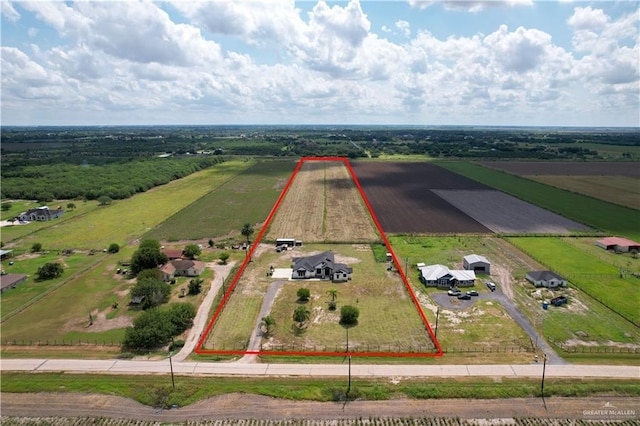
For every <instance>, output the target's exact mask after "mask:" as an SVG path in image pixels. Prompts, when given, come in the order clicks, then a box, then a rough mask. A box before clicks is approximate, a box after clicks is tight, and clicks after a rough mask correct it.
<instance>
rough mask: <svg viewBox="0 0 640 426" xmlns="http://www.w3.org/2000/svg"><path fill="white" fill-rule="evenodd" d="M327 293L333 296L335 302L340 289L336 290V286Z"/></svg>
mask: <svg viewBox="0 0 640 426" xmlns="http://www.w3.org/2000/svg"><path fill="white" fill-rule="evenodd" d="M327 294H328V295H329V297H331V301H332V302H335V301H336V299H337V298H338V290H336V289H335V288H332V289H331V290H329V291H327Z"/></svg>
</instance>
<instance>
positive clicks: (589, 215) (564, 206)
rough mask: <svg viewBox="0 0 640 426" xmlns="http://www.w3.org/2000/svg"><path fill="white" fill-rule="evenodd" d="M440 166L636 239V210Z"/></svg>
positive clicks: (464, 165)
mask: <svg viewBox="0 0 640 426" xmlns="http://www.w3.org/2000/svg"><path fill="white" fill-rule="evenodd" d="M439 164H440V165H441V166H442V167H445V168H447V169H448V170H451V171H453V172H456V173H460V174H461V175H463V176H466V177H468V178H470V179H475V180H477V181H478V182H482V183H484V184H486V185H490V186H492V187H493V188H496V189H499V190H501V191H504V192H506V193H508V194H511V195H513V196H515V197H517V198H520V199H522V200H525V201H528V202H530V203H533V204H535V205H538V206H540V207H543V208H545V209H548V210H550V211H553V212H555V213H558V214H560V215H562V216H565V217H567V218H569V219H572V220H575V221H576V222H579V223H583V224H585V225H588V226H591V227H593V228H596V229H599V230H602V231H609V232H613V233H615V234H618V235H621V236H625V237H628V238H631V239H633V240H638V239H640V229H638V223H640V211H638V210H634V209H631V208H628V207H622V206H617V205H615V204H611V203H607V202H603V201H599V200H596V199H594V198H591V197H586V196H584V195H580V194H575V193H572V192H569V191H565V190H562V189H558V188H554V187H551V186H548V185H543V184H541V183H538V182H533V181H531V180H528V179H524V178H521V177H518V176H514V175H511V174H508V173H505V172H501V171H497V170H492V169H489V168H486V167H482V166H479V165H476V164H471V163H468V162H453V161H452V162H442V163H439Z"/></svg>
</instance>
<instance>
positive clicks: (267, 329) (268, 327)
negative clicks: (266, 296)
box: [262, 315, 276, 336]
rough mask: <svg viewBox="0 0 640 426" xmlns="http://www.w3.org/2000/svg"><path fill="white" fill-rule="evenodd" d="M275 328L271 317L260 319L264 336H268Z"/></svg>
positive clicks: (274, 322)
mask: <svg viewBox="0 0 640 426" xmlns="http://www.w3.org/2000/svg"><path fill="white" fill-rule="evenodd" d="M275 326H276V320H274V319H273V317H272V316H271V315H267V316H266V317H264V318H262V327H263V328H264V333H263V334H264V335H265V336H268V335H269V334H271V332H272V331H273V327H275Z"/></svg>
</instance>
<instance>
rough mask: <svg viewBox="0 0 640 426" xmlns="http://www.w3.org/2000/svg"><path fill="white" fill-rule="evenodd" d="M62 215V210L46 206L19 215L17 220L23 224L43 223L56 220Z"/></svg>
mask: <svg viewBox="0 0 640 426" xmlns="http://www.w3.org/2000/svg"><path fill="white" fill-rule="evenodd" d="M63 214H64V210H62V209H50V208H49V207H47V206H42V207H38V208H36V209H29V210H27V211H26V212H22V213H20V216H18V220H20V221H23V222H34V221H39V222H42V221H45V220H52V219H57V218H59V217H60V216H62V215H63Z"/></svg>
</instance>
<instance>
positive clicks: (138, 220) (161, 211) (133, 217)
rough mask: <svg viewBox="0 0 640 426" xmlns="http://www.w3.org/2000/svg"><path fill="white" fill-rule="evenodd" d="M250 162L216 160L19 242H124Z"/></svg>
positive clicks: (82, 245) (96, 245)
mask: <svg viewBox="0 0 640 426" xmlns="http://www.w3.org/2000/svg"><path fill="white" fill-rule="evenodd" d="M250 165H251V163H249V162H242V161H228V162H225V163H220V164H217V165H215V166H214V167H211V168H209V169H206V170H203V171H201V172H198V173H194V174H192V175H189V176H187V177H185V178H183V179H179V180H176V181H173V182H170V183H168V184H166V185H162V186H159V187H157V188H153V189H151V190H149V191H147V192H145V193H142V194H138V195H135V196H134V197H131V198H128V199H126V200H118V201H114V202H113V203H112V204H110V205H107V206H100V207H98V208H96V209H94V210H93V211H90V212H88V213H87V214H83V215H81V214H78V215H76V216H75V217H73V218H71V219H69V220H60V221H55V220H54V221H50V222H45V223H46V226H45V225H43V226H45V227H43V228H42V229H40V230H39V231H37V232H34V233H31V234H29V235H26V236H25V237H24V238H22V239H21V240H20V242H19V244H20V246H22V247H30V246H31V244H33V243H34V242H39V243H41V244H42V245H43V246H44V247H45V248H57V249H61V250H62V249H66V248H74V249H102V248H106V247H107V246H108V245H109V244H110V243H114V242H115V243H118V244H120V245H125V244H127V243H129V242H130V241H131V240H133V239H135V238H137V237H139V236H140V235H143V234H144V233H145V232H148V231H149V230H150V229H152V228H154V227H155V226H156V225H157V224H158V223H160V222H162V221H164V220H165V219H166V218H167V217H169V216H171V215H173V214H175V213H177V212H178V211H180V210H182V209H183V208H184V207H186V206H188V205H189V204H191V203H193V202H194V201H195V200H197V199H199V198H201V197H202V196H204V195H205V194H207V193H209V192H211V191H212V190H213V189H215V188H216V187H218V186H220V185H221V184H223V183H224V182H226V181H228V180H229V179H231V178H232V177H233V176H235V175H237V174H238V173H240V172H242V171H243V170H245V169H246V168H247V167H249V166H250ZM76 204H77V205H81V204H82V203H76ZM78 210H80V208H78ZM61 219H64V216H63V218H61ZM3 238H4V230H3Z"/></svg>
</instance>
